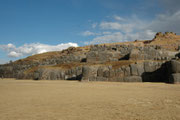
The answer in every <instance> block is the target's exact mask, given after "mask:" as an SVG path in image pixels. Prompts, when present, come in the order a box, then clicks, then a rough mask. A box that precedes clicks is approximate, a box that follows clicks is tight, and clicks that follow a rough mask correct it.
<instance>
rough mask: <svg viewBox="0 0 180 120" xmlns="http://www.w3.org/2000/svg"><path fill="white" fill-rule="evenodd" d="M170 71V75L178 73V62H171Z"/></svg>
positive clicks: (179, 66) (179, 65) (179, 71)
mask: <svg viewBox="0 0 180 120" xmlns="http://www.w3.org/2000/svg"><path fill="white" fill-rule="evenodd" d="M171 70H172V73H180V62H179V61H175V60H172V61H171Z"/></svg>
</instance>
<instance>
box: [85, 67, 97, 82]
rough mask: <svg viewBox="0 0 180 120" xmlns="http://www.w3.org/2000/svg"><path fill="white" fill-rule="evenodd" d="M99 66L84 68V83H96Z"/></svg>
mask: <svg viewBox="0 0 180 120" xmlns="http://www.w3.org/2000/svg"><path fill="white" fill-rule="evenodd" d="M98 67H99V66H83V68H82V81H96V78H97V71H98Z"/></svg>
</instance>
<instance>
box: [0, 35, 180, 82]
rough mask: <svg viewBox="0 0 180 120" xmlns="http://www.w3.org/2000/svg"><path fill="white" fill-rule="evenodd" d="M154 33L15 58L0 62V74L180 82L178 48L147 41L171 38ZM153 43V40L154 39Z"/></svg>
mask: <svg viewBox="0 0 180 120" xmlns="http://www.w3.org/2000/svg"><path fill="white" fill-rule="evenodd" d="M173 35H174V36H175V35H176V34H174V33H168V32H167V33H165V34H162V33H157V34H156V36H155V38H154V39H153V40H152V41H145V42H143V45H136V43H137V41H135V42H134V43H130V44H104V45H91V46H88V47H87V46H86V47H84V48H72V47H71V48H69V49H67V50H64V51H61V53H60V54H62V55H60V56H56V55H55V56H53V57H51V58H46V59H43V60H41V61H40V60H34V59H33V60H31V61H28V60H27V59H28V58H27V59H25V60H19V61H15V62H12V63H9V64H5V65H0V76H3V77H6V78H10V77H12V78H17V79H34V80H42V79H44V80H79V81H116V82H166V83H180V61H179V57H180V51H179V50H169V49H166V48H164V47H163V46H162V45H158V44H155V45H154V44H150V43H151V42H154V41H155V40H156V39H157V40H159V39H160V40H161V39H163V38H164V37H165V38H172V37H171V36H173ZM155 42H156V41H155Z"/></svg>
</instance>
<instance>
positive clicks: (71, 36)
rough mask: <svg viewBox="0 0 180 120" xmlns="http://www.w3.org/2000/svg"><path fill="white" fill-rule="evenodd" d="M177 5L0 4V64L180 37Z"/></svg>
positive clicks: (76, 0) (140, 0)
mask: <svg viewBox="0 0 180 120" xmlns="http://www.w3.org/2000/svg"><path fill="white" fill-rule="evenodd" d="M179 5H180V2H179V0H0V63H5V62H7V61H9V60H16V59H19V58H24V57H26V56H28V55H32V54H37V53H42V52H47V51H54V50H61V49H65V48H67V47H69V46H83V45H87V44H98V43H109V42H123V41H131V40H135V39H152V38H153V36H154V34H155V33H156V32H159V31H162V32H165V31H173V32H176V33H178V34H179V33H180V30H179V28H180V24H179V22H178V21H179V20H180V9H179ZM62 43H63V44H62Z"/></svg>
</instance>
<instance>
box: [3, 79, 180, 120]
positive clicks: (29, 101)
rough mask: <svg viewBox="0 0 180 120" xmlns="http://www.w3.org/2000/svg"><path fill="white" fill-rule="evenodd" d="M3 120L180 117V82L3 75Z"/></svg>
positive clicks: (172, 119) (163, 119)
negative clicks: (22, 78) (20, 78)
mask: <svg viewBox="0 0 180 120" xmlns="http://www.w3.org/2000/svg"><path fill="white" fill-rule="evenodd" d="M0 120H180V84H176V85H173V84H164V83H117V82H77V81H43V80H42V81H32V80H13V79H3V80H0Z"/></svg>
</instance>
